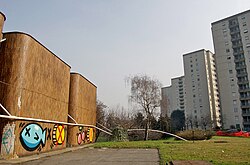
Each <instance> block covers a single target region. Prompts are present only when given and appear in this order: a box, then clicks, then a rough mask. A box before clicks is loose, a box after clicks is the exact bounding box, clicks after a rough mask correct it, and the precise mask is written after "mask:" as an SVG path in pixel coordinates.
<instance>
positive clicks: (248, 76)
mask: <svg viewBox="0 0 250 165" xmlns="http://www.w3.org/2000/svg"><path fill="white" fill-rule="evenodd" d="M212 34H213V42H214V49H215V59H216V66H217V74H218V84H219V92H220V103H221V112H222V120H223V127H224V128H225V129H228V128H230V127H236V128H240V129H242V128H243V129H246V130H250V87H249V80H250V10H248V11H245V12H242V13H239V14H236V15H233V16H230V17H228V18H225V19H222V20H219V21H216V22H214V23H212Z"/></svg>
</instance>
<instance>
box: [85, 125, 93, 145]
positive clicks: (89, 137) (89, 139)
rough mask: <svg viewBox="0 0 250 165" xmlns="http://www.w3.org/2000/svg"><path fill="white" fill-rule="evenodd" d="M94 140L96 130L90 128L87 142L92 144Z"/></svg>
mask: <svg viewBox="0 0 250 165" xmlns="http://www.w3.org/2000/svg"><path fill="white" fill-rule="evenodd" d="M93 139H94V130H93V128H88V132H87V140H88V141H89V142H90V143H92V142H93Z"/></svg>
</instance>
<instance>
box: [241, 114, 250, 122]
mask: <svg viewBox="0 0 250 165" xmlns="http://www.w3.org/2000/svg"><path fill="white" fill-rule="evenodd" d="M242 116H243V117H247V116H250V112H245V113H242ZM249 122H250V121H249Z"/></svg>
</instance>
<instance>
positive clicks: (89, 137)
mask: <svg viewBox="0 0 250 165" xmlns="http://www.w3.org/2000/svg"><path fill="white" fill-rule="evenodd" d="M76 135H77V143H78V144H79V145H81V144H83V143H85V142H89V143H92V142H93V140H94V129H93V128H87V130H86V131H85V129H84V128H83V127H79V133H77V134H76Z"/></svg>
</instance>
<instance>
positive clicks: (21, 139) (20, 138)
mask: <svg viewBox="0 0 250 165" xmlns="http://www.w3.org/2000/svg"><path fill="white" fill-rule="evenodd" d="M32 124H36V125H38V126H39V127H40V128H41V129H42V128H43V127H42V126H41V125H40V124H37V123H29V124H27V125H25V126H24V127H23V129H22V131H21V132H20V136H19V140H20V142H21V144H22V146H23V148H24V149H26V150H27V151H35V150H36V149H37V148H38V147H39V146H40V145H42V148H43V147H44V146H45V144H46V138H45V141H44V143H43V142H42V143H39V145H37V146H36V147H33V148H30V147H28V146H27V145H26V144H25V142H24V140H23V138H22V135H21V134H22V132H23V131H24V129H26V127H28V126H29V125H32ZM42 131H43V132H44V131H47V128H45V129H42Z"/></svg>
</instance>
